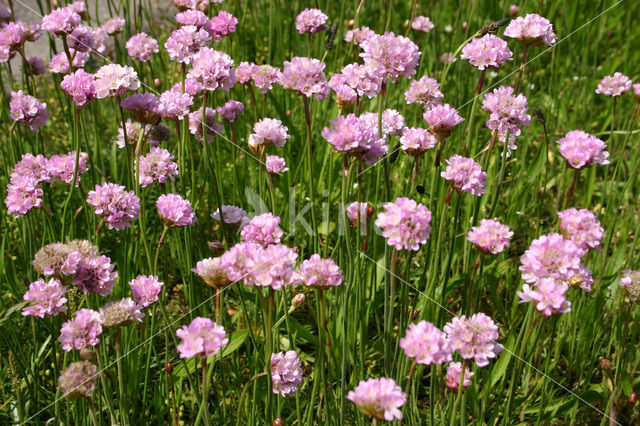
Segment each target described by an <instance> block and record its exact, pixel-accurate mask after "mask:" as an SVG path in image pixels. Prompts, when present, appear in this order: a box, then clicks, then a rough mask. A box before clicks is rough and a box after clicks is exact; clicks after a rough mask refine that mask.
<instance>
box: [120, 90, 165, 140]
mask: <svg viewBox="0 0 640 426" xmlns="http://www.w3.org/2000/svg"><path fill="white" fill-rule="evenodd" d="M120 106H122V108H124V109H126V110H127V111H129V113H130V114H131V116H132V117H133V119H134V120H136V121H137V122H139V123H144V124H155V123H156V122H157V121H158V118H159V117H160V100H159V99H158V97H157V96H156V95H154V94H153V93H134V94H133V95H131V96H129V97H127V98H125V99H123V100H122V102H120ZM127 130H128V129H127ZM128 136H129V135H127V137H128ZM136 143H138V142H137V141H136Z"/></svg>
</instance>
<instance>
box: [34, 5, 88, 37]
mask: <svg viewBox="0 0 640 426" xmlns="http://www.w3.org/2000/svg"><path fill="white" fill-rule="evenodd" d="M81 21H82V18H81V17H80V15H78V14H77V13H76V12H74V11H73V10H71V8H68V7H62V8H58V9H54V10H52V11H51V13H49V14H48V15H45V16H44V17H43V18H42V29H43V30H45V31H46V32H48V33H51V34H53V35H55V36H58V37H60V36H66V35H67V34H70V33H71V32H72V31H73V29H74V28H75V27H76V26H78V25H79V24H80V22H81Z"/></svg>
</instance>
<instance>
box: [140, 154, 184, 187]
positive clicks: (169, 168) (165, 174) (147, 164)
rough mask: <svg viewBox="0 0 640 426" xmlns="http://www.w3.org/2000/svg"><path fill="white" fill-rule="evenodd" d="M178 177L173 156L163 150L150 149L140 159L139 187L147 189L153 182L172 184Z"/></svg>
mask: <svg viewBox="0 0 640 426" xmlns="http://www.w3.org/2000/svg"><path fill="white" fill-rule="evenodd" d="M176 176H178V165H177V164H176V163H175V162H174V161H173V155H171V153H170V152H169V151H167V150H166V149H164V148H151V150H150V151H149V153H148V154H146V155H144V156H142V157H140V178H139V182H140V186H142V187H143V188H144V187H147V186H149V185H151V184H152V183H153V182H160V183H164V182H166V181H167V180H171V181H172V182H173V181H174V180H175V177H176Z"/></svg>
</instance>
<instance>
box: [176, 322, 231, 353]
mask: <svg viewBox="0 0 640 426" xmlns="http://www.w3.org/2000/svg"><path fill="white" fill-rule="evenodd" d="M176 336H178V338H180V340H182V342H181V343H180V344H179V345H178V352H180V358H194V357H197V358H202V359H206V358H208V357H210V356H212V355H215V354H217V353H218V352H220V349H222V348H223V347H224V346H226V345H227V343H229V339H228V338H227V337H226V333H225V331H224V328H223V327H222V326H221V325H218V324H216V323H215V322H213V321H211V320H210V319H209V318H203V317H197V318H194V319H193V321H191V324H189V325H185V326H183V327H182V328H180V329H178V330H176Z"/></svg>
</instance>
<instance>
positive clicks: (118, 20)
mask: <svg viewBox="0 0 640 426" xmlns="http://www.w3.org/2000/svg"><path fill="white" fill-rule="evenodd" d="M125 22H126V21H125V20H124V18H122V17H120V16H114V17H113V18H111V19H109V20H108V21H107V22H105V23H104V24H102V26H101V28H102V29H103V30H104V31H105V32H106V33H107V34H109V35H114V34H117V33H119V32H120V31H122V29H123V28H124V24H125Z"/></svg>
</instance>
